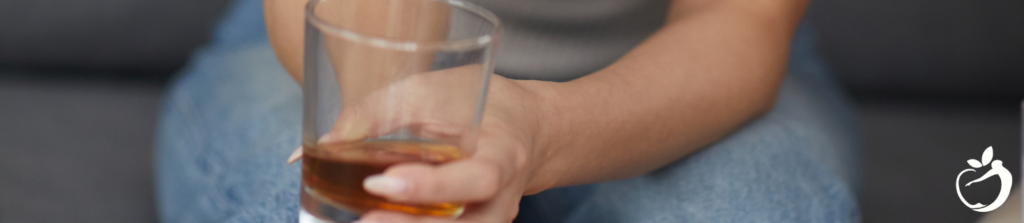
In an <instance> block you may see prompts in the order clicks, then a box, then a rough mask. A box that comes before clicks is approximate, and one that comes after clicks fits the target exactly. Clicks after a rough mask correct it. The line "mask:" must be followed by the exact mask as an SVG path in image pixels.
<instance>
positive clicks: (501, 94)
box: [293, 68, 546, 223]
mask: <svg viewBox="0 0 1024 223" xmlns="http://www.w3.org/2000/svg"><path fill="white" fill-rule="evenodd" d="M465 70H477V71H478V70H479V69H465ZM458 71H459V68H456V69H453V70H446V71H445V75H447V76H445V78H434V77H440V76H438V75H431V74H425V75H414V76H412V77H410V78H407V79H405V80H403V81H400V82H398V83H396V84H397V85H401V86H397V87H395V88H390V89H392V90H394V89H398V90H400V91H410V92H403V93H401V94H394V92H391V93H392V95H408V97H415V98H403V99H401V100H398V101H402V102H404V103H407V104H403V105H402V106H397V107H401V108H402V109H407V110H404V111H397V112H395V111H393V110H395V108H396V106H393V105H387V106H389V107H387V108H388V109H386V110H392V111H382V110H385V109H383V108H385V106H386V105H384V104H382V103H378V104H375V103H373V102H380V101H385V100H377V99H372V98H373V97H375V95H373V94H371V96H369V97H368V98H371V100H366V101H367V102H365V103H355V104H353V105H351V106H349V105H347V106H346V108H345V110H344V111H343V112H342V114H341V116H340V117H339V119H338V122H337V125H336V126H335V128H334V130H335V131H332V132H331V133H329V134H327V135H325V136H324V137H323V138H322V139H321V142H322V143H329V142H334V141H355V140H360V139H363V138H366V137H373V136H376V135H380V134H384V133H387V132H391V131H393V130H394V129H396V128H397V127H401V126H417V127H415V128H416V129H418V130H417V131H416V132H420V133H423V134H433V135H432V136H430V137H428V138H439V139H440V140H441V141H447V140H445V138H446V136H447V135H452V136H457V135H460V129H458V128H451V127H450V126H446V125H445V123H449V122H453V121H454V120H450V119H448V118H449V117H458V116H462V115H465V114H454V115H453V114H447V113H445V112H440V111H441V110H443V108H445V107H451V106H458V105H451V104H450V103H457V102H458V101H466V100H444V99H445V98H452V97H458V96H459V95H446V94H447V93H448V92H451V91H449V90H446V89H445V87H450V86H453V84H443V83H439V82H442V81H458V78H451V77H452V76H451V75H460V74H457V73H458ZM453 73H455V74H453ZM470 75H473V74H472V73H466V76H470ZM476 75H479V74H476ZM477 79H479V78H477ZM541 83H542V82H536V81H514V80H509V79H506V78H503V77H501V76H497V75H492V77H491V83H490V90H489V93H488V94H489V98H488V100H487V104H486V107H485V111H486V112H484V117H483V120H482V123H481V126H480V131H479V137H478V140H477V143H476V146H475V148H476V150H475V151H471V154H469V156H468V157H466V158H464V159H461V160H456V161H452V162H449V163H445V164H442V165H437V166H434V165H428V164H423V163H403V164H397V165H394V166H391V167H390V168H388V169H387V170H385V172H384V173H383V174H380V175H375V176H371V177H369V178H367V179H366V180H365V181H364V182H363V183H364V184H363V187H364V189H366V190H367V191H368V192H369V193H371V194H374V195H377V196H381V197H384V198H386V199H388V200H389V201H393V202H398V203H441V202H446V203H467V206H466V212H465V213H464V214H463V215H462V216H461V217H459V218H458V219H445V218H437V217H429V216H413V215H409V214H405V213H401V212H394V211H386V210H373V211H370V212H368V213H365V214H364V215H362V218H361V219H360V220H359V222H361V223H395V222H426V223H440V222H511V221H512V219H514V218H515V216H516V214H517V213H518V207H519V205H518V204H519V200H520V198H521V197H522V196H523V195H524V194H533V193H538V192H540V191H542V190H543V189H544V188H543V187H544V186H543V185H546V184H543V183H539V182H531V181H532V180H531V178H532V176H533V173H534V171H535V170H536V169H537V168H538V166H539V163H540V162H538V161H539V160H543V157H540V155H541V154H543V153H540V152H539V151H537V149H536V148H537V147H536V146H535V145H536V144H537V137H536V136H537V134H538V129H539V125H540V120H541V118H540V117H541V115H542V112H540V111H541V110H540V109H539V108H538V104H539V103H540V97H538V96H537V94H536V92H534V90H535V89H536V88H537V86H535V85H532V84H541ZM389 112H391V113H410V114H414V115H411V116H404V117H402V118H398V119H395V118H394V117H398V116H395V115H388V114H389ZM293 157H298V156H293Z"/></svg>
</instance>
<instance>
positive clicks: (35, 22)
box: [0, 0, 1024, 222]
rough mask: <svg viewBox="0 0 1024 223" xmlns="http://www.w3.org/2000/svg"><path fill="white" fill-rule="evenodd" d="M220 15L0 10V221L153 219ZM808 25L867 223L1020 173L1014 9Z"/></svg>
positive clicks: (173, 10)
mask: <svg viewBox="0 0 1024 223" xmlns="http://www.w3.org/2000/svg"><path fill="white" fill-rule="evenodd" d="M227 4H229V3H228V2H227V1H225V0H178V1H157V0H91V1H87V2H85V1H72V0H5V1H3V2H2V3H0V222H72V221H73V222H153V221H157V218H156V211H155V202H154V198H153V191H154V188H153V183H152V169H151V161H152V158H151V155H152V153H151V148H152V137H153V129H154V125H155V120H156V119H157V116H158V108H159V105H160V102H159V100H160V97H161V94H162V90H163V86H164V85H165V84H166V83H168V80H169V79H170V78H171V74H173V73H174V72H175V71H176V70H177V69H180V68H181V66H182V65H183V64H184V63H185V62H186V60H187V59H188V56H189V54H190V53H191V52H192V51H194V50H195V49H196V48H197V47H199V46H201V45H202V44H203V42H205V41H206V40H207V37H208V35H209V33H210V30H211V29H212V28H213V26H214V25H215V20H216V18H217V17H218V16H219V15H220V14H221V11H222V10H223V9H224V8H225V6H226V5H227ZM808 16H809V17H810V18H811V21H812V22H813V23H814V25H815V26H816V27H817V29H818V31H819V32H820V43H821V48H820V50H821V51H822V53H823V55H824V56H825V59H827V60H828V61H829V62H830V63H831V64H832V67H833V68H834V70H835V72H836V74H837V78H838V79H839V80H840V81H841V82H842V83H843V84H844V86H845V87H846V88H847V89H848V90H849V92H850V96H851V98H852V99H853V101H854V105H855V109H856V111H857V114H858V116H859V120H860V125H861V126H860V127H861V129H862V136H863V139H864V141H863V148H864V151H863V159H862V160H863V170H864V177H863V183H862V184H861V188H860V199H861V209H862V212H863V215H864V220H865V221H866V222H898V221H909V222H969V221H973V220H974V219H976V218H977V217H978V216H979V214H978V213H975V212H972V211H970V210H969V209H967V208H965V207H963V206H962V204H960V202H959V200H958V199H957V197H956V195H955V192H954V191H953V188H952V187H951V184H950V182H952V181H953V177H954V176H955V174H956V172H958V171H959V170H961V169H963V168H966V166H967V165H965V162H964V161H965V160H967V159H969V158H976V157H977V156H979V154H980V153H981V151H982V149H984V148H985V147H987V146H989V145H992V146H995V148H996V151H997V152H996V157H997V158H998V159H1002V160H1003V161H1004V162H1006V164H1005V165H1006V166H1007V167H1011V170H1013V171H1014V172H1013V173H1014V175H1016V176H1021V175H1020V171H1019V169H1020V168H1012V167H1019V166H1020V157H1021V152H1020V148H1021V147H1020V138H1019V137H1020V132H1019V129H1020V123H1021V122H1020V113H1019V109H1020V104H1019V102H1020V99H1021V98H1022V97H1024V41H1021V40H1024V29H1022V28H1021V27H1024V1H1019V0H985V1H962V0H820V1H817V2H816V3H814V5H813V6H812V9H811V11H810V12H809V13H808ZM980 186H985V185H980ZM993 196H994V195H993Z"/></svg>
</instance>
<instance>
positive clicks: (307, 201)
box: [299, 186, 359, 223]
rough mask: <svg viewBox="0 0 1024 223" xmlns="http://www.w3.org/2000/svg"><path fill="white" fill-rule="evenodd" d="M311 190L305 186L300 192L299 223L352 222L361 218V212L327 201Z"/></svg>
mask: <svg viewBox="0 0 1024 223" xmlns="http://www.w3.org/2000/svg"><path fill="white" fill-rule="evenodd" d="M309 190H310V189H309V188H306V187H305V186H303V187H302V190H301V192H299V196H300V199H301V201H300V202H301V203H300V204H301V205H299V223H350V222H354V221H356V220H358V219H359V214H356V213H353V212H352V211H349V210H345V209H341V208H337V207H335V206H334V205H331V204H328V203H325V202H323V200H321V199H320V198H318V196H317V195H315V194H311V193H309Z"/></svg>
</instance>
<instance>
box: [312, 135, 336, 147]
mask: <svg viewBox="0 0 1024 223" xmlns="http://www.w3.org/2000/svg"><path fill="white" fill-rule="evenodd" d="M331 141H334V136H331V133H327V134H324V136H320V139H318V140H316V143H317V144H324V143H329V142H331Z"/></svg>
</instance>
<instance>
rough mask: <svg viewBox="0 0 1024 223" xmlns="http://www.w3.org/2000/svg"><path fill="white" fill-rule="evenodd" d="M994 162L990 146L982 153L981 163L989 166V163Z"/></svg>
mask: <svg viewBox="0 0 1024 223" xmlns="http://www.w3.org/2000/svg"><path fill="white" fill-rule="evenodd" d="M991 162H992V147H991V146H989V147H988V148H987V149H985V152H982V153H981V165H982V166H988V163H991Z"/></svg>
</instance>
